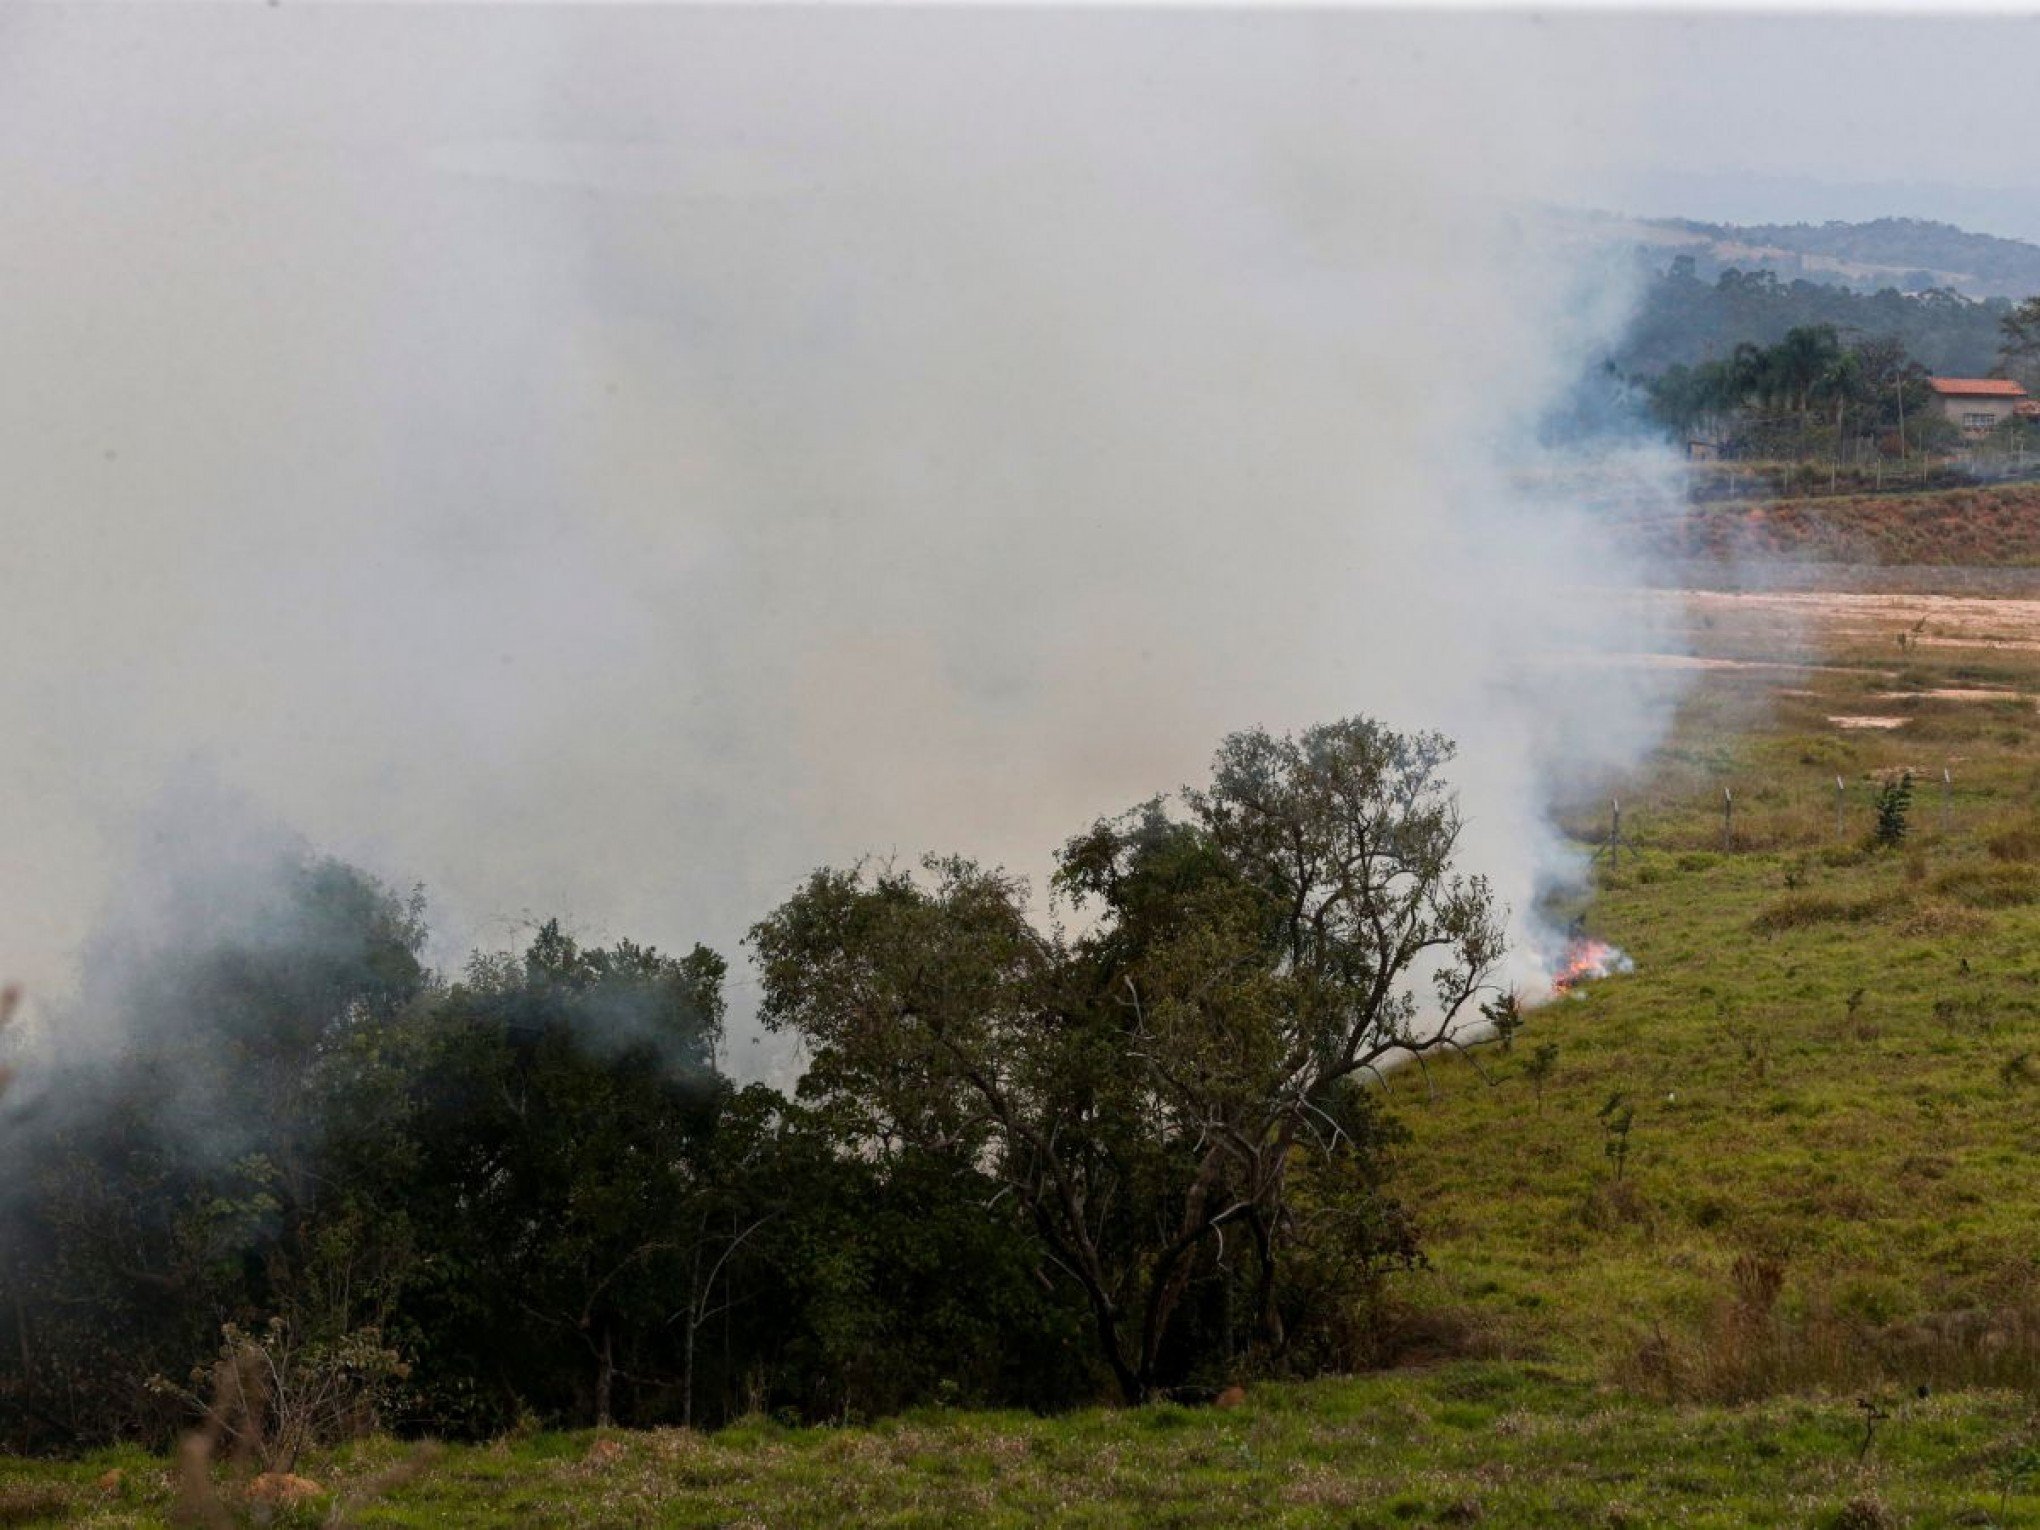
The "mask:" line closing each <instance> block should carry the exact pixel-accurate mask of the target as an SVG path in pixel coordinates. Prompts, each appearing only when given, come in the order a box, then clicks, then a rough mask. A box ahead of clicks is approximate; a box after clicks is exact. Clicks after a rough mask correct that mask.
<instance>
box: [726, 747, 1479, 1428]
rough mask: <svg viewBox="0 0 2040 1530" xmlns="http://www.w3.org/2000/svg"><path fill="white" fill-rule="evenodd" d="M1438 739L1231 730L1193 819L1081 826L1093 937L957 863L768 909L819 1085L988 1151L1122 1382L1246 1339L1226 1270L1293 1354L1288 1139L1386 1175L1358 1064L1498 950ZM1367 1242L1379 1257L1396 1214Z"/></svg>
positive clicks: (1007, 883)
mask: <svg viewBox="0 0 2040 1530" xmlns="http://www.w3.org/2000/svg"><path fill="white" fill-rule="evenodd" d="M1449 757H1450V749H1449V746H1448V745H1447V744H1446V743H1445V742H1444V741H1443V740H1442V739H1439V738H1436V737H1435V736H1429V735H1419V736H1415V737H1404V736H1401V735H1398V734H1395V733H1392V732H1390V731H1388V730H1386V729H1384V728H1382V727H1380V726H1379V725H1378V724H1375V723H1373V722H1370V721H1367V720H1364V719H1358V720H1354V721H1350V722H1345V723H1338V724H1333V725H1328V726H1325V727H1319V728H1314V729H1311V730H1309V731H1307V732H1306V733H1304V734H1302V735H1300V736H1297V737H1293V738H1281V739H1278V738H1274V737H1271V736H1269V735H1268V734H1266V733H1262V732H1258V731H1257V732H1251V733H1242V734H1236V735H1234V736H1233V737H1231V738H1229V739H1227V740H1226V741H1225V743H1224V744H1223V745H1222V746H1221V748H1220V750H1219V753H1218V757H1217V759H1216V761H1215V764H1214V770H1213V780H1212V784H1211V786H1210V787H1209V788H1207V789H1205V790H1202V791H1190V792H1186V793H1185V795H1184V799H1183V805H1184V808H1185V809H1186V810H1187V811H1186V814H1185V816H1184V817H1181V818H1174V817H1171V816H1170V815H1169V814H1168V812H1167V811H1166V810H1165V807H1164V805H1163V804H1162V803H1160V802H1150V803H1148V804H1146V805H1144V806H1143V807H1140V808H1137V809H1135V810H1133V811H1132V812H1131V813H1128V814H1126V815H1125V816H1123V817H1121V818H1118V819H1111V820H1104V821H1101V822H1099V823H1097V824H1094V825H1093V826H1092V828H1091V829H1090V830H1089V831H1088V832H1086V833H1085V834H1082V835H1080V836H1078V837H1077V838H1076V839H1074V840H1072V841H1071V842H1070V843H1069V845H1068V846H1067V847H1066V848H1065V849H1064V851H1063V854H1062V857H1061V865H1060V870H1059V871H1058V873H1057V877H1056V888H1057V891H1058V894H1059V895H1060V896H1063V897H1067V898H1070V899H1072V900H1073V901H1076V902H1078V903H1080V904H1081V903H1092V904H1095V905H1097V906H1098V908H1099V910H1100V917H1099V919H1098V921H1097V922H1096V924H1095V926H1094V927H1093V928H1092V930H1091V931H1090V933H1087V934H1086V935H1084V936H1083V937H1082V938H1080V939H1076V940H1070V939H1068V938H1066V937H1064V936H1063V935H1061V934H1060V933H1049V934H1045V933H1043V932H1041V931H1040V930H1038V929H1037V928H1036V927H1035V926H1034V925H1033V924H1032V923H1031V922H1030V920H1029V919H1028V917H1027V912H1026V908H1025V904H1024V902H1023V897H1022V889H1021V888H1020V887H1019V886H1018V885H1017V884H1016V883H1015V882H1014V881H1013V880H1012V879H1010V878H1008V877H1006V876H1004V875H1002V874H1000V873H997V872H988V871H985V870H983V869H981V868H979V867H977V866H975V865H972V864H971V863H969V862H967V861H962V860H954V859H952V860H935V859H931V860H929V861H927V862H925V863H924V864H923V866H922V868H921V871H922V873H923V877H924V878H925V880H924V879H922V878H917V877H915V876H914V875H913V874H911V873H909V872H906V871H902V870H899V869H897V868H893V867H882V868H878V869H877V870H875V871H873V870H870V869H867V868H859V869H857V870H854V871H847V872H845V871H821V872H817V873H816V874H815V875H814V876H813V877H812V878H811V879H810V880H809V882H808V884H807V886H806V887H805V888H803V889H802V891H801V892H800V893H799V894H798V895H796V896H795V897H794V898H793V899H791V900H790V901H789V902H788V903H786V904H785V905H784V906H782V907H781V908H780V909H779V910H778V911H776V912H775V913H774V914H772V915H771V916H770V917H769V918H768V919H766V920H764V921H763V922H761V923H760V924H759V925H758V926H757V927H756V928H755V929H754V930H753V931H752V933H751V937H750V939H751V944H752V945H753V947H754V948H755V949H756V952H757V955H758V961H759V968H760V972H761V974H762V977H763V987H764V995H765V998H764V1005H763V1015H764V1018H765V1020H766V1023H767V1024H768V1025H771V1026H773V1027H775V1028H780V1029H789V1030H793V1031H796V1032H797V1033H798V1034H799V1035H800V1036H801V1037H802V1039H803V1040H804V1041H805V1042H806V1044H807V1047H808V1049H809V1053H810V1057H811V1063H810V1067H809V1070H808V1073H807V1075H806V1077H805V1078H804V1079H803V1080H802V1084H801V1093H802V1097H803V1098H804V1099H806V1100H808V1101H811V1102H812V1103H813V1104H814V1106H815V1108H816V1109H817V1110H818V1111H820V1112H822V1113H823V1114H824V1116H825V1117H826V1118H827V1119H828V1120H830V1121H831V1122H832V1123H833V1124H834V1125H835V1126H836V1127H837V1129H839V1130H841V1131H843V1132H844V1133H845V1134H846V1135H847V1136H848V1138H849V1139H850V1140H851V1141H854V1142H856V1143H857V1144H858V1145H859V1150H860V1151H861V1152H863V1153H866V1154H868V1155H871V1156H873V1157H875V1158H880V1159H882V1158H883V1157H884V1156H885V1155H887V1154H889V1153H892V1152H895V1151H897V1145H905V1146H909V1147H912V1148H915V1149H918V1150H920V1151H922V1152H926V1153H930V1154H935V1155H942V1156H947V1157H950V1158H952V1159H953V1160H954V1161H956V1162H958V1163H960V1164H962V1163H968V1164H972V1165H979V1164H982V1165H984V1166H986V1168H987V1170H988V1171H989V1172H990V1173H991V1174H992V1175H993V1176H994V1177H995V1178H996V1179H997V1180H998V1181H999V1184H1000V1187H1001V1190H1002V1192H1003V1193H1002V1196H1001V1197H1000V1200H1001V1204H1002V1206H1003V1207H1004V1208H1005V1210H1004V1211H1003V1213H1002V1214H1005V1215H1009V1216H1012V1217H1014V1218H1017V1219H1018V1225H1020V1226H1022V1227H1024V1228H1026V1229H1027V1231H1028V1232H1029V1234H1030V1235H1031V1236H1033V1237H1035V1238H1037V1239H1038V1240H1039V1243H1040V1250H1041V1254H1042V1257H1043V1258H1044V1259H1045V1260H1046V1261H1047V1263H1048V1265H1049V1267H1051V1268H1053V1269H1054V1270H1055V1271H1057V1272H1058V1273H1059V1274H1060V1275H1061V1276H1062V1277H1063V1278H1064V1279H1066V1280H1068V1281H1069V1282H1070V1283H1071V1284H1072V1285H1073V1286H1074V1287H1076V1288H1077V1289H1078V1290H1080V1291H1081V1292H1082V1294H1083V1298H1084V1300H1085V1301H1086V1302H1087V1303H1088V1305H1089V1307H1090V1309H1091V1313H1092V1318H1093V1327H1094V1330H1095V1334H1096V1342H1097V1345H1098V1350H1099V1359H1100V1360H1101V1361H1102V1363H1103V1364H1104V1365H1105V1366H1107V1367H1108V1368H1109V1369H1110V1371H1111V1373H1112V1375H1113V1376H1114V1377H1115V1379H1116V1380H1117V1382H1118V1384H1119V1386H1120V1389H1121V1391H1122V1392H1123V1393H1124V1394H1125V1395H1126V1396H1127V1397H1128V1398H1129V1399H1131V1400H1140V1399H1144V1398H1146V1397H1148V1396H1150V1395H1152V1394H1153V1393H1154V1392H1155V1391H1156V1390H1157V1389H1158V1388H1165V1387H1168V1386H1172V1385H1177V1384H1180V1383H1182V1382H1183V1381H1185V1380H1187V1379H1189V1378H1190V1377H1192V1376H1194V1375H1198V1374H1202V1373H1203V1372H1205V1371H1206V1370H1208V1369H1209V1368H1210V1367H1211V1366H1212V1365H1213V1364H1215V1363H1216V1360H1217V1358H1218V1357H1222V1356H1223V1355H1226V1354H1229V1353H1232V1352H1233V1349H1234V1345H1235V1337H1234V1335H1233V1333H1232V1332H1231V1331H1230V1326H1229V1325H1228V1324H1225V1323H1220V1324H1219V1325H1218V1327H1217V1328H1215V1329H1214V1328H1212V1327H1211V1326H1210V1325H1209V1324H1207V1323H1206V1322H1205V1321H1204V1320H1203V1319H1201V1318H1200V1317H1199V1315H1198V1311H1199V1306H1200V1302H1202V1301H1204V1300H1207V1299H1209V1300H1212V1301H1217V1302H1219V1304H1220V1306H1221V1307H1224V1306H1225V1305H1226V1303H1227V1302H1229V1301H1230V1297H1228V1296H1227V1295H1226V1292H1227V1289H1228V1288H1229V1286H1230V1285H1231V1284H1232V1283H1234V1282H1235V1281H1236V1280H1240V1279H1244V1280H1246V1281H1247V1282H1248V1286H1247V1289H1246V1290H1245V1291H1243V1292H1241V1293H1240V1297H1241V1299H1240V1300H1239V1301H1238V1303H1237V1304H1236V1305H1237V1310H1238V1311H1239V1312H1240V1313H1241V1314H1242V1317H1243V1320H1244V1321H1243V1326H1244V1328H1245V1330H1246V1335H1247V1343H1248V1345H1249V1347H1250V1348H1251V1349H1252V1350H1253V1351H1254V1352H1255V1353H1256V1354H1258V1355H1259V1356H1260V1357H1261V1358H1263V1359H1264V1360H1268V1361H1270V1362H1275V1361H1279V1360H1280V1359H1281V1357H1282V1356H1284V1355H1285V1354H1286V1353H1287V1352H1288V1350H1289V1347H1290V1335H1289V1333H1288V1330H1287V1325H1286V1323H1285V1321H1284V1315H1283V1314H1284V1305H1285V1289H1286V1288H1285V1280H1286V1273H1285V1270H1286V1266H1285V1263H1284V1259H1285V1254H1286V1251H1287V1249H1288V1247H1289V1245H1290V1243H1291V1241H1292V1240H1293V1238H1294V1236H1295V1235H1296V1232H1297V1228H1298V1217H1297V1214H1296V1210H1295V1206H1294V1203H1293V1200H1292V1196H1291V1173H1292V1164H1293V1162H1294V1160H1295V1159H1296V1157H1297V1155H1298V1154H1299V1153H1300V1152H1302V1151H1304V1150H1306V1149H1307V1148H1314V1149H1316V1150H1318V1151H1320V1152H1322V1153H1323V1154H1324V1155H1325V1158H1326V1161H1327V1162H1328V1163H1329V1164H1331V1165H1333V1166H1335V1167H1337V1168H1338V1169H1339V1171H1340V1172H1339V1174H1338V1175H1336V1176H1334V1179H1333V1180H1332V1181H1327V1182H1326V1184H1325V1185H1324V1186H1322V1187H1320V1188H1321V1190H1322V1191H1323V1192H1324V1193H1326V1194H1329V1193H1330V1192H1331V1190H1332V1189H1334V1188H1336V1185H1337V1182H1340V1181H1343V1183H1344V1185H1345V1186H1346V1190H1347V1192H1348V1193H1351V1194H1353V1195H1358V1196H1360V1197H1362V1199H1363V1200H1365V1199H1366V1198H1367V1197H1368V1196H1369V1195H1371V1194H1372V1184H1371V1179H1370V1171H1369V1169H1368V1163H1369V1161H1370V1151H1371V1150H1370V1148H1369V1145H1368V1139H1367V1138H1365V1137H1363V1136H1362V1135H1360V1134H1357V1133H1355V1132H1354V1131H1353V1130H1351V1129H1349V1125H1348V1122H1347V1120H1346V1119H1344V1118H1342V1112H1343V1111H1346V1110H1347V1108H1348V1105H1349V1101H1348V1099H1347V1095H1348V1091H1349V1090H1350V1088H1351V1085H1352V1084H1353V1083H1354V1082H1355V1081H1357V1080H1358V1079H1360V1078H1362V1077H1364V1076H1366V1075H1367V1074H1368V1073H1370V1072H1371V1071H1372V1070H1373V1069H1374V1068H1376V1067H1377V1066H1378V1065H1379V1064H1380V1063H1381V1062H1383V1061H1384V1060H1385V1059H1386V1058H1388V1057H1389V1055H1390V1054H1392V1053H1395V1052H1398V1051H1427V1050H1436V1049H1440V1048H1443V1047H1447V1046H1449V1045H1451V1044H1452V1030H1453V1027H1454V1025H1455V1024H1456V1023H1457V1018H1458V1016H1459V1015H1460V1014H1461V1013H1462V1012H1463V1011H1465V1010H1467V1009H1468V1007H1469V1006H1473V1005H1477V1004H1479V1003H1480V1002H1481V1001H1482V998H1483V996H1484V995H1486V994H1487V993H1488V992H1489V982H1488V978H1489V973H1490V972H1491V971H1492V969H1493V966H1494V963H1495V961H1496V959H1497V958H1498V957H1499V955H1500V928H1499V924H1498V922H1497V919H1496V916H1495V913H1494V910H1493V908H1492V905H1491V901H1490V899H1489V896H1488V891H1487V888H1486V885H1485V884H1484V883H1483V882H1481V881H1480V880H1479V879H1478V878H1465V877H1462V876H1460V875H1459V874H1458V873H1457V872H1456V871H1455V870H1454V869H1453V866H1452V855H1453V850H1454V847H1455V845H1456V842H1457V838H1458V831H1459V821H1458V817H1457V813H1456V809H1455V807H1454V804H1453V801H1452V799H1451V797H1450V795H1449V794H1448V793H1447V791H1446V790H1445V787H1444V784H1443V781H1442V779H1441V776H1440V771H1441V769H1442V767H1443V765H1444V764H1445V763H1446V761H1447V760H1448V759H1449ZM1420 964H1421V966H1420ZM1427 970H1428V971H1430V972H1431V974H1432V975H1433V976H1434V982H1433V992H1432V994H1431V998H1430V1007H1429V1009H1428V1010H1427V1009H1426V1008H1425V1007H1424V1006H1421V1005H1420V1004H1419V1001H1418V998H1417V995H1416V994H1415V993H1414V992H1413V991H1412V990H1411V988H1410V987H1409V980H1410V978H1411V977H1412V976H1413V975H1415V974H1416V973H1418V972H1425V971H1427ZM1420 1016H1421V1017H1422V1020H1421V1023H1420V1018H1419V1017H1420ZM1335 1220H1340V1225H1342V1226H1344V1227H1346V1228H1348V1229H1365V1228H1374V1229H1376V1230H1377V1231H1379V1230H1381V1229H1385V1228H1387V1227H1389V1226H1390V1225H1391V1222H1392V1219H1389V1220H1384V1219H1383V1218H1381V1217H1380V1216H1378V1215H1372V1214H1369V1213H1368V1212H1366V1211H1365V1210H1364V1209H1363V1210H1361V1211H1359V1212H1357V1213H1356V1214H1352V1215H1343V1219H1342V1220H1341V1219H1335ZM1228 1238H1230V1239H1232V1240H1233V1247H1234V1248H1238V1247H1239V1246H1240V1245H1241V1244H1244V1246H1245V1249H1246V1250H1247V1257H1246V1259H1245V1260H1244V1261H1240V1260H1235V1261H1231V1262H1226V1263H1222V1262H1221V1261H1222V1260H1223V1258H1224V1252H1223V1251H1224V1250H1225V1248H1226V1246H1227V1240H1228ZM1347 1252H1348V1256H1349V1257H1350V1258H1352V1259H1354V1260H1355V1261H1356V1262H1357V1265H1358V1267H1359V1268H1361V1269H1363V1270H1365V1269H1371V1268H1373V1267H1374V1265H1375V1264H1377V1263H1378V1262H1380V1260H1382V1259H1385V1258H1396V1257H1403V1256H1404V1253H1405V1240H1404V1239H1403V1238H1402V1237H1401V1235H1400V1232H1399V1231H1398V1232H1397V1233H1396V1234H1395V1235H1393V1236H1389V1237H1386V1238H1385V1240H1384V1241H1383V1242H1382V1243H1381V1244H1380V1245H1379V1246H1373V1245H1370V1244H1369V1243H1368V1242H1367V1240H1366V1239H1364V1238H1363V1239H1361V1240H1360V1242H1359V1243H1357V1244H1353V1245H1351V1246H1349V1248H1348V1250H1347ZM1239 1272H1244V1273H1243V1274H1242V1273H1239Z"/></svg>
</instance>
